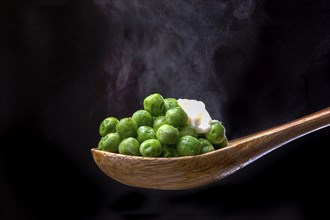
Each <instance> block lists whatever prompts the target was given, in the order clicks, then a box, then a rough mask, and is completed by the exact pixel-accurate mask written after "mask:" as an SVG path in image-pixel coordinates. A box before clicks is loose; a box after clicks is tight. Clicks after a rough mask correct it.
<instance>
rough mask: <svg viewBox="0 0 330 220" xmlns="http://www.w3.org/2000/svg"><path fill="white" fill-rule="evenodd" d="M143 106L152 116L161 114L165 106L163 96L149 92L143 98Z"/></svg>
mask: <svg viewBox="0 0 330 220" xmlns="http://www.w3.org/2000/svg"><path fill="white" fill-rule="evenodd" d="M143 106H144V109H145V110H147V111H148V112H150V114H151V115H152V116H159V115H162V114H163V112H164V108H165V102H164V98H163V96H161V95H160V94H158V93H154V94H151V95H149V96H148V97H146V98H145V99H144V101H143Z"/></svg>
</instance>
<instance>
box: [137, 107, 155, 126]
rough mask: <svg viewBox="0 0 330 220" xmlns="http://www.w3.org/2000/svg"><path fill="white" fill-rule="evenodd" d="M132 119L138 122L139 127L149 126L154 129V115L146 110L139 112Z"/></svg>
mask: <svg viewBox="0 0 330 220" xmlns="http://www.w3.org/2000/svg"><path fill="white" fill-rule="evenodd" d="M132 119H133V120H134V121H135V122H136V124H137V127H140V126H143V125H145V126H149V127H152V126H153V123H154V120H153V118H152V115H151V114H150V113H149V112H148V111H146V110H138V111H136V112H135V113H134V114H133V115H132Z"/></svg>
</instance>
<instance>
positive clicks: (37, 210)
mask: <svg viewBox="0 0 330 220" xmlns="http://www.w3.org/2000/svg"><path fill="white" fill-rule="evenodd" d="M222 2H229V3H230V2H231V1H222ZM233 2H236V3H237V2H240V1H233ZM248 2H252V1H248ZM229 3H228V4H229ZM255 5H257V6H258V7H256V8H258V10H260V11H262V15H263V16H262V18H258V19H253V18H251V19H250V20H244V19H243V20H237V21H236V20H235V19H234V20H232V23H231V26H230V27H231V29H230V30H229V32H231V33H233V34H232V37H231V38H230V40H227V41H226V44H221V45H218V46H217V48H215V52H214V54H213V56H212V63H213V69H214V72H215V73H216V77H215V78H213V79H214V80H213V81H212V82H209V84H208V86H209V87H208V88H209V90H210V91H212V94H218V97H219V99H218V100H217V99H216V98H215V99H213V100H212V101H216V103H217V105H220V107H219V109H221V111H222V113H221V117H222V119H221V120H222V121H223V123H224V125H225V126H226V128H227V135H228V137H229V139H233V138H237V137H240V136H244V135H247V134H251V133H253V132H257V131H260V130H262V129H266V128H269V127H271V126H275V125H278V124H281V123H284V122H287V121H289V120H293V119H295V118H298V117H301V116H303V115H306V114H309V113H312V112H315V111H318V110H321V109H322V108H325V107H328V106H329V105H330V64H329V56H330V55H329V52H330V28H329V27H330V4H329V3H328V2H327V1H321V0H320V1H294V0H290V1H259V2H258V1H256V3H255ZM182 10H184V9H182ZM0 16H1V17H0V18H1V19H0V25H1V26H0V28H1V29H0V46H1V48H0V58H1V59H0V64H1V65H0V68H1V69H0V74H1V78H0V79H1V82H0V85H1V87H0V89H1V91H0V92H1V95H0V96H1V104H0V109H1V110H0V112H1V123H0V125H1V127H0V128H1V136H2V137H1V152H0V219H1V220H2V219H5V220H6V219H49V218H57V219H63V218H72V219H132V218H140V219H177V218H183V219H186V218H187V219H188V218H189V219H202V218H203V219H319V218H321V216H327V213H328V212H327V209H328V207H327V205H326V202H327V200H328V195H329V188H328V184H329V182H328V180H326V177H327V176H328V173H329V171H328V167H329V165H328V160H327V159H328V155H327V153H326V152H327V150H328V148H329V140H330V139H329V135H330V133H329V132H330V130H329V128H326V129H323V130H320V131H317V132H315V133H312V134H310V135H308V136H305V137H302V138H300V139H298V140H296V141H294V142H292V143H289V144H287V145H286V146H284V147H282V148H280V149H277V150H276V151H274V152H272V153H270V154H268V155H266V156H265V157H263V158H261V159H259V160H258V161H256V162H255V163H253V164H251V165H249V166H248V167H246V168H244V169H242V170H240V171H238V172H237V173H235V174H233V175H231V176H229V177H227V178H225V179H224V180H221V181H219V182H217V183H214V184H211V185H209V186H205V187H201V188H198V189H194V190H185V191H157V190H147V189H138V188H134V187H129V186H125V185H122V184H120V183H117V182H115V181H113V180H112V179H110V178H108V177H106V176H105V175H104V174H103V173H102V172H101V171H100V170H99V169H98V168H97V167H96V165H95V164H94V161H93V160H92V157H91V154H90V149H91V148H92V147H93V146H95V145H96V144H97V142H98V139H99V136H98V125H99V123H100V122H101V120H102V119H103V118H105V117H107V116H108V115H109V114H114V115H116V116H117V117H123V116H125V115H129V114H131V113H132V112H134V110H136V109H137V108H139V105H140V104H139V102H141V100H142V99H143V97H140V96H139V95H138V92H137V90H138V86H137V83H138V80H136V79H138V78H139V77H140V75H139V74H135V75H132V76H131V77H132V78H131V79H130V80H128V82H127V83H126V84H125V86H124V90H120V91H118V90H116V88H115V87H113V85H114V84H113V83H112V82H113V81H114V80H115V78H114V76H113V75H110V76H109V74H108V72H107V70H106V69H104V63H105V62H107V60H108V59H109V60H111V59H112V58H111V55H114V54H116V53H115V52H113V51H110V52H109V51H108V49H109V48H113V47H114V46H113V45H117V43H118V45H120V44H121V43H122V42H116V41H115V40H116V39H117V38H116V37H114V36H116V35H118V33H117V32H116V31H117V30H118V27H117V29H116V24H113V23H112V26H111V25H109V21H108V18H107V16H106V14H105V13H104V10H103V9H101V8H100V7H99V6H98V5H97V4H95V3H92V2H89V1H72V2H69V1H44V2H43V3H41V1H40V2H39V1H29V2H27V1H24V2H17V1H1V3H0ZM260 21H261V22H260ZM254 22H255V23H254ZM110 23H111V22H110ZM219 25H220V26H221V24H219ZM251 25H252V26H253V25H259V27H260V28H258V32H257V33H255V34H253V39H254V40H253V41H252V42H253V43H251V41H248V40H246V38H250V37H251V36H250V34H251V32H249V29H247V27H249V26H251ZM119 29H120V28H119ZM109 45H110V46H109ZM251 51H253V53H251ZM109 54H110V55H109ZM251 57H252V59H251ZM141 62H142V61H141ZM141 62H138V63H137V64H136V67H135V68H136V69H138V72H140V73H141V72H144V71H146V70H145V69H143V67H141V65H142V64H141ZM142 63H143V62H142ZM142 66H143V65H142ZM118 74H119V73H118ZM194 74H195V73H194ZM200 74H201V73H200ZM168 80H169V81H170V80H171V78H170V77H169V78H168ZM184 89H185V88H182V90H184ZM189 89H190V90H192V91H193V90H194V89H193V88H189ZM155 91H157V92H160V93H161V94H166V96H174V97H177V98H178V97H180V95H182V94H184V92H182V93H179V94H171V93H170V92H168V91H167V90H166V88H165V86H164V85H162V84H161V83H160V84H159V85H155V88H154V89H151V90H150V91H149V92H150V93H151V92H155ZM107 93H111V94H112V95H111V96H110V98H109V97H107V96H106V95H105V94H107ZM189 94H190V95H191V96H192V97H190V98H194V95H195V97H200V93H199V91H193V92H190V93H189ZM221 97H226V98H221ZM203 98H205V99H206V97H203ZM119 106H120V107H119ZM207 106H208V105H207Z"/></svg>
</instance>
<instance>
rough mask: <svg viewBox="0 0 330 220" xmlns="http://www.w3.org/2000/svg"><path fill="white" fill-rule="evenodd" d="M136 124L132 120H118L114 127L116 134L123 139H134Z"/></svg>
mask: <svg viewBox="0 0 330 220" xmlns="http://www.w3.org/2000/svg"><path fill="white" fill-rule="evenodd" d="M136 129H137V124H136V122H135V121H134V120H133V119H132V118H123V119H120V121H119V122H118V124H117V126H116V130H117V132H118V134H119V135H120V136H121V137H122V138H123V139H125V138H128V137H136V135H137V133H136Z"/></svg>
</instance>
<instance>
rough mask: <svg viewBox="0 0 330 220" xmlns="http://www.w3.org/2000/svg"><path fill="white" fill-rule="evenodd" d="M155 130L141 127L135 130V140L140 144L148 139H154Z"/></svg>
mask: <svg viewBox="0 0 330 220" xmlns="http://www.w3.org/2000/svg"><path fill="white" fill-rule="evenodd" d="M155 138H156V132H155V129H153V128H152V127H149V126H141V127H139V128H138V129H137V139H138V141H139V142H140V143H142V142H143V141H145V140H148V139H155Z"/></svg>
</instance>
